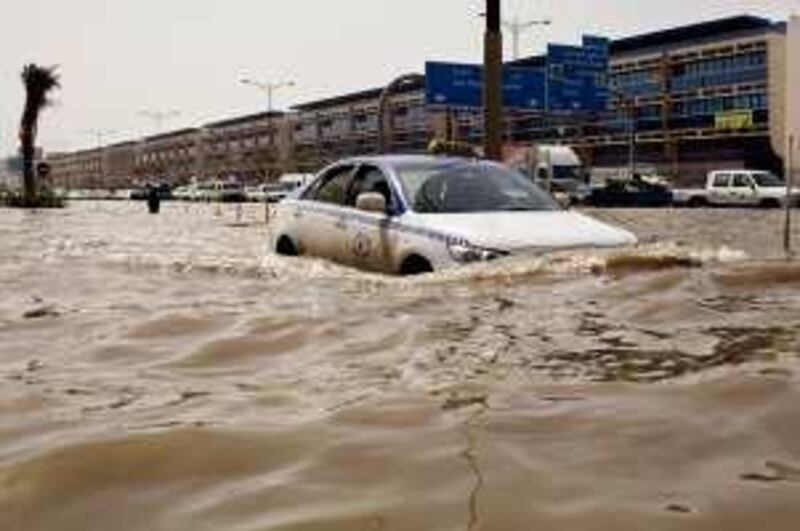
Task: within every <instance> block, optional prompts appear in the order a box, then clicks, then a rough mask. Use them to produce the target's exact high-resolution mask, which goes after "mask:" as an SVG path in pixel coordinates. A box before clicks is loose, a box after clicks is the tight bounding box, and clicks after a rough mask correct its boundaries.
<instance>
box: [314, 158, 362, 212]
mask: <svg viewBox="0 0 800 531" xmlns="http://www.w3.org/2000/svg"><path fill="white" fill-rule="evenodd" d="M352 179H353V166H352V165H345V166H337V167H335V168H332V169H331V170H329V171H328V172H327V173H326V174H325V175H323V176H322V177H320V179H319V180H318V181H317V182H316V183H314V186H312V187H311V188H310V189H309V190H308V192H306V194H305V195H304V198H305V199H312V200H314V201H320V202H322V203H331V204H335V205H344V204H345V202H346V201H347V190H348V188H349V187H350V182H351V181H352Z"/></svg>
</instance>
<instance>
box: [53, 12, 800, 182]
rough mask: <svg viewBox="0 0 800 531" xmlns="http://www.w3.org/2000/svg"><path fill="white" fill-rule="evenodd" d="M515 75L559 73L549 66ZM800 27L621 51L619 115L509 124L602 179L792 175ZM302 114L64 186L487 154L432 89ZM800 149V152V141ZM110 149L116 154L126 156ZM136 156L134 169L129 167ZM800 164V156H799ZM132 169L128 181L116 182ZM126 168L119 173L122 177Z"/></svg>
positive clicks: (701, 28) (234, 125)
mask: <svg viewBox="0 0 800 531" xmlns="http://www.w3.org/2000/svg"><path fill="white" fill-rule="evenodd" d="M514 65H516V66H530V67H540V68H542V67H546V59H545V58H544V57H530V58H525V59H522V60H519V61H516V62H515V63H514ZM798 70H800V20H799V19H798V18H796V17H795V18H792V19H790V20H789V21H788V22H777V23H776V22H772V21H770V20H766V19H763V18H757V17H751V16H738V17H731V18H726V19H721V20H715V21H711V22H704V23H700V24H695V25H690V26H685V27H681V28H674V29H668V30H665V31H659V32H654V33H649V34H645V35H639V36H635V37H630V38H624V39H620V40H616V41H613V42H612V43H611V63H610V70H609V72H608V82H609V88H610V92H611V97H610V100H609V104H608V108H607V110H606V111H604V112H593V113H578V112H571V113H547V112H541V111H536V112H518V111H508V112H506V113H505V118H504V121H505V126H504V131H505V140H506V142H507V143H509V144H515V145H519V144H531V143H559V144H568V145H572V146H574V147H575V148H576V149H577V150H578V152H579V153H580V154H581V155H582V158H583V159H584V162H585V163H586V164H587V165H588V166H591V167H607V168H614V167H617V168H619V167H626V166H629V165H630V163H631V161H633V163H634V165H639V166H640V167H641V166H647V167H648V168H655V169H656V171H658V172H659V173H660V174H662V175H666V176H669V177H670V178H672V179H673V180H674V181H676V182H678V183H681V184H692V183H696V182H698V181H699V180H700V179H702V177H703V175H704V174H705V173H706V172H707V171H708V170H710V169H718V168H721V167H731V168H738V167H751V168H759V169H770V170H773V171H776V172H782V171H783V167H784V165H785V161H786V160H787V159H788V157H787V156H786V155H787V152H788V137H789V135H790V134H791V133H792V132H793V133H794V135H795V136H798V135H800V103H799V102H798V100H799V99H798V98H797V97H796V96H793V94H796V92H797V88H796V87H797V86H798V85H797V83H798V82H800V79H799V78H800V72H798ZM383 93H384V89H382V88H377V89H370V90H364V91H360V92H356V93H352V94H345V95H340V96H335V97H331V98H326V99H323V100H318V101H314V102H309V103H305V104H302V105H298V106H296V107H294V108H293V109H292V112H290V113H285V114H284V113H260V114H253V115H249V116H242V117H236V118H233V119H229V120H224V121H220V122H215V123H211V124H207V125H204V126H202V127H199V128H196V129H185V130H181V131H175V132H170V133H166V134H164V135H157V136H153V137H149V138H145V139H143V140H141V141H137V142H133V143H128V144H127V145H126V146H125V147H121V146H117V147H116V148H115V147H114V146H110V147H108V148H106V149H105V150H103V153H98V152H97V151H96V150H87V151H82V152H76V153H73V154H67V155H59V157H58V160H53V162H54V164H53V171H54V174H55V178H56V179H57V180H62V181H65V182H68V183H72V184H76V183H80V185H81V186H89V187H92V186H103V185H108V183H107V182H106V181H108V180H111V182H113V183H114V184H115V185H121V183H123V182H125V181H126V177H125V172H126V171H128V173H129V175H128V177H127V181H128V182H129V183H135V182H143V181H148V180H154V179H157V180H166V181H169V182H172V183H173V184H181V183H185V182H188V181H189V180H190V179H192V178H197V179H201V180H203V179H212V178H220V177H223V178H224V177H229V176H236V177H238V178H240V179H241V180H243V181H245V182H255V181H263V180H268V179H274V178H276V177H277V176H278V175H279V174H280V173H282V172H287V171H303V172H311V171H316V170H317V169H319V168H320V167H322V166H324V165H325V164H327V163H329V162H331V161H334V160H336V159H339V158H341V157H345V156H349V155H355V154H370V153H376V152H378V151H379V149H380V147H379V146H380V145H381V139H380V132H381V130H383V131H384V138H385V142H384V148H385V149H386V150H388V151H392V152H422V151H425V149H426V147H427V145H428V144H429V142H430V140H432V139H433V138H434V137H448V138H450V139H457V140H462V141H466V142H469V143H473V144H475V145H480V144H481V141H482V137H483V114H482V111H481V110H480V109H463V108H460V109H457V108H453V109H442V108H438V107H429V106H427V105H426V101H425V83H424V79H423V78H421V77H420V78H419V79H417V80H415V81H413V82H410V83H406V84H404V85H402V86H401V87H399V88H398V90H396V91H395V92H394V93H393V94H392V95H391V96H390V97H389V105H388V106H386V107H385V113H384V116H383V125H384V127H383V128H381V118H380V116H381V114H380V100H381V96H382V94H383ZM795 143H796V144H800V140H797V141H796V142H795ZM109 150H112V151H113V150H116V153H115V154H114V155H111V154H110V153H108V151H109ZM130 153H133V164H132V170H131V169H130V164H128V163H127V161H129V160H130ZM797 158H800V156H799V157H797ZM117 168H119V171H117ZM112 170H113V171H112Z"/></svg>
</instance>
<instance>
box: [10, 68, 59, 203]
mask: <svg viewBox="0 0 800 531" xmlns="http://www.w3.org/2000/svg"><path fill="white" fill-rule="evenodd" d="M22 84H23V85H25V108H24V109H23V111H22V120H21V121H20V126H19V140H20V144H21V145H22V146H21V147H22V162H23V167H22V169H23V203H24V204H25V205H28V206H33V205H34V204H35V202H36V197H37V186H36V174H35V172H34V168H33V159H34V157H35V155H36V132H37V131H36V130H37V126H38V123H39V114H40V113H41V112H42V110H43V109H44V108H45V107H47V106H48V105H50V103H51V101H50V99H49V98H48V94H49V93H50V91H52V90H53V89H55V88H58V87H60V84H59V79H58V74H57V73H56V67H55V66H51V67H42V66H38V65H36V64H29V65H26V66H25V68H23V69H22Z"/></svg>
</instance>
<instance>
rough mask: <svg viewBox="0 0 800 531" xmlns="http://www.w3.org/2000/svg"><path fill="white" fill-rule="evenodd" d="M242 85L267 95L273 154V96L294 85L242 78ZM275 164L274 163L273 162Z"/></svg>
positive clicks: (268, 123) (293, 83) (274, 147)
mask: <svg viewBox="0 0 800 531" xmlns="http://www.w3.org/2000/svg"><path fill="white" fill-rule="evenodd" d="M239 82H240V83H241V84H242V85H250V86H252V87H255V88H257V89H258V90H260V91H262V92H264V93H266V95H267V128H268V130H269V147H270V151H271V152H272V153H273V154H274V153H276V152H277V148H276V146H275V134H274V131H273V127H272V112H273V109H274V107H273V100H272V98H273V95H274V93H275V91H276V90H278V89H282V88H288V87H294V86H295V85H296V83H295V82H294V81H292V80H289V81H278V82H272V81H258V80H255V79H248V78H243V79H241V80H239ZM273 162H275V161H273Z"/></svg>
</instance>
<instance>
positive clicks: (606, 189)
mask: <svg viewBox="0 0 800 531" xmlns="http://www.w3.org/2000/svg"><path fill="white" fill-rule="evenodd" d="M584 202H585V203H586V204H587V205H589V206H596V207H637V208H642V207H666V206H670V205H671V204H672V190H670V188H669V187H668V186H666V185H665V184H661V183H657V182H650V181H647V180H645V179H642V178H638V177H636V176H634V178H633V179H625V180H611V179H609V180H607V181H606V184H605V185H604V186H601V187H597V188H592V190H591V192H590V193H589V195H588V197H586V199H585V200H584Z"/></svg>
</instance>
